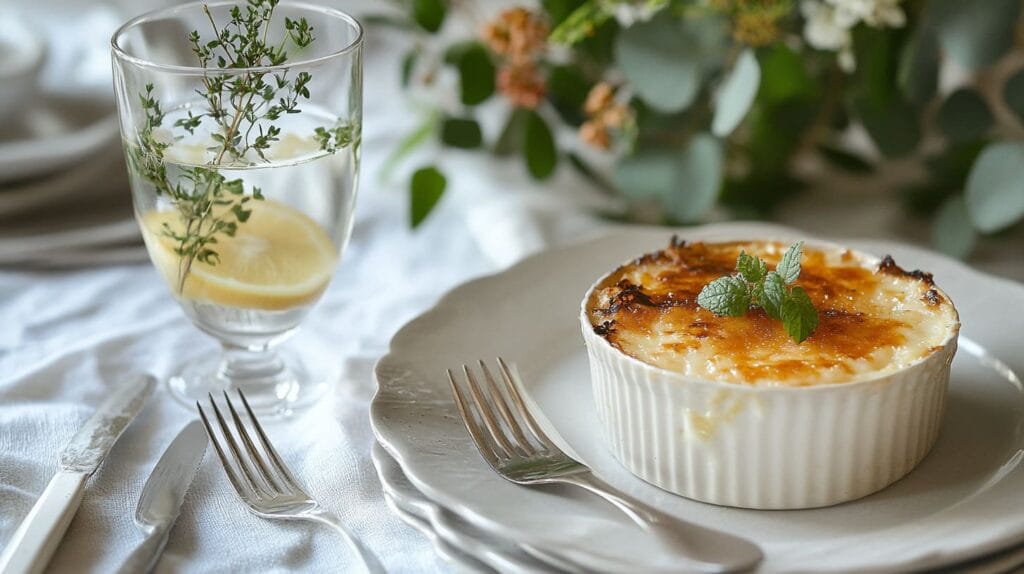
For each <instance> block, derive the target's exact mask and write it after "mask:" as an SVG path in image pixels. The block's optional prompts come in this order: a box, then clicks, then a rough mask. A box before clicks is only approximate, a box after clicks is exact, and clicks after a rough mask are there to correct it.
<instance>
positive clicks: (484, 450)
mask: <svg viewBox="0 0 1024 574" xmlns="http://www.w3.org/2000/svg"><path fill="white" fill-rule="evenodd" d="M447 372H448V383H449V384H451V387H452V394H453V395H455V406H456V407H457V408H458V409H459V414H460V415H461V416H462V421H463V422H465V423H466V430H468V431H469V436H471V437H472V438H473V442H475V443H476V446H477V450H479V451H480V454H481V455H483V457H484V460H486V461H487V464H490V465H491V466H492V467H493V468H495V469H497V468H498V455H497V454H496V452H495V451H496V449H497V446H498V445H497V444H495V443H494V440H493V438H490V440H489V437H490V434H488V433H485V432H484V431H483V430H482V429H481V428H480V425H479V424H478V423H477V422H476V418H474V417H473V413H472V412H471V409H472V407H470V406H469V402H468V401H467V400H466V396H465V395H463V394H462V390H460V389H459V384H458V383H456V382H455V375H453V374H452V370H451V369H447Z"/></svg>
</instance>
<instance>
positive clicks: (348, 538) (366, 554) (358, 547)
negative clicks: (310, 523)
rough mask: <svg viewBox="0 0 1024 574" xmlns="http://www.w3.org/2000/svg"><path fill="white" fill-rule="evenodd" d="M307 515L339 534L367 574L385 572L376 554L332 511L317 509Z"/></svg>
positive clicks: (384, 573) (381, 573) (382, 573)
mask: <svg viewBox="0 0 1024 574" xmlns="http://www.w3.org/2000/svg"><path fill="white" fill-rule="evenodd" d="M307 516H308V517H309V518H310V519H312V520H315V521H317V522H319V523H321V524H326V525H327V526H330V527H331V528H333V529H334V530H336V531H337V532H338V534H341V537H342V538H344V539H345V543H346V544H348V547H349V548H351V549H352V551H353V552H355V553H356V556H358V557H359V559H360V560H361V561H362V562H363V566H364V567H365V568H366V572H367V573H368V574H386V572H387V571H386V570H385V569H384V566H382V565H381V563H380V561H379V560H378V559H377V556H376V555H374V553H373V551H371V550H370V549H369V548H367V547H366V546H365V545H364V544H363V543H362V542H360V541H359V539H358V538H356V537H355V536H354V535H353V534H352V533H351V532H349V529H348V528H347V527H345V524H344V523H343V522H342V521H341V518H339V517H338V515H336V514H334V513H333V512H330V511H327V510H322V509H317V510H316V511H314V512H311V513H309V514H307Z"/></svg>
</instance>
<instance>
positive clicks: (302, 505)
mask: <svg viewBox="0 0 1024 574" xmlns="http://www.w3.org/2000/svg"><path fill="white" fill-rule="evenodd" d="M238 397H239V398H240V399H241V402H242V406H243V407H244V409H245V412H246V414H247V415H248V418H249V421H250V422H251V424H252V428H253V431H254V432H253V433H250V431H249V430H248V429H247V428H246V425H245V424H244V422H243V421H242V417H241V416H240V415H239V414H238V410H237V409H236V408H235V405H234V404H233V403H232V402H231V398H230V397H229V396H228V394H227V393H226V392H225V393H224V401H225V402H226V403H227V407H228V411H229V412H230V414H231V419H232V421H233V422H234V427H235V430H234V433H232V431H231V428H230V425H228V423H227V421H226V420H225V418H224V415H223V414H222V413H221V410H220V408H219V407H218V406H217V403H216V402H215V401H214V400H213V395H212V394H211V395H210V396H209V399H210V408H211V410H212V411H213V415H214V416H213V420H214V423H215V424H216V426H217V428H218V429H219V430H220V433H219V436H218V433H215V432H214V424H213V423H211V421H210V418H208V417H207V415H206V412H205V411H204V410H203V407H202V405H200V404H199V403H198V402H196V408H197V409H199V416H200V417H201V418H202V419H203V425H204V426H205V427H206V432H207V434H208V435H209V436H210V442H212V443H213V447H214V450H215V451H216V452H217V457H218V458H219V459H220V462H221V464H222V465H223V467H224V472H225V473H226V474H227V476H228V481H230V482H231V486H233V487H234V489H235V492H236V493H237V494H238V497H239V498H240V499H242V502H244V503H245V504H246V506H247V507H248V508H249V510H250V511H251V512H252V513H253V514H255V515H257V516H260V517H263V518H270V519H281V520H307V521H312V522H319V523H321V524H326V525H328V526H330V527H331V528H333V529H334V530H336V531H337V532H338V533H339V534H341V536H342V537H343V538H344V539H345V542H346V544H348V545H349V547H350V548H351V549H352V550H353V551H354V552H355V553H356V555H357V556H358V557H359V559H360V560H361V561H362V563H363V566H364V567H365V569H366V571H367V572H369V573H370V574H377V573H383V572H384V568H383V566H381V564H380V562H379V561H378V560H377V558H376V556H374V555H373V553H372V552H371V551H370V550H369V549H367V548H366V547H365V546H364V545H363V544H362V543H361V542H360V541H359V540H358V539H357V538H356V537H355V536H353V535H352V533H351V532H349V530H348V529H347V528H346V527H345V525H344V524H343V523H342V522H341V519H340V518H338V516H337V515H335V514H334V513H333V512H331V511H329V510H327V509H326V508H324V507H323V506H321V505H320V503H319V502H317V500H316V499H315V498H313V497H312V496H311V495H310V494H308V493H307V492H306V490H305V488H303V487H302V485H301V484H300V483H299V481H298V480H296V479H295V476H294V475H292V473H291V471H290V470H289V469H288V466H287V465H286V464H285V462H284V461H283V460H282V459H281V456H280V455H279V454H278V453H277V451H276V450H275V449H274V447H273V445H272V444H271V443H270V439H269V438H267V435H266V433H265V432H263V427H262V426H261V425H260V423H259V421H258V420H257V419H256V415H255V414H254V413H253V411H252V408H251V407H250V406H249V401H248V400H246V398H245V395H244V394H243V393H242V391H240V390H239V391H238ZM235 434H237V435H238V438H239V440H240V441H241V443H242V446H241V447H240V446H239V444H238V442H239V441H237V440H235V436H234V435H235ZM253 434H255V436H256V440H255V441H254V440H253V436H252V435H253ZM256 442H259V447H257V445H256Z"/></svg>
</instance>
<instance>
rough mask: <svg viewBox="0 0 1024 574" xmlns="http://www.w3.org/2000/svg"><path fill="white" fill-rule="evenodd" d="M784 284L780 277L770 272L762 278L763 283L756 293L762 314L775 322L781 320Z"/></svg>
mask: <svg viewBox="0 0 1024 574" xmlns="http://www.w3.org/2000/svg"><path fill="white" fill-rule="evenodd" d="M787 295H788V293H786V284H785V283H784V282H783V280H782V276H781V275H779V274H778V273H776V272H775V271H770V272H769V273H768V274H766V275H765V276H764V282H763V283H761V284H760V285H758V290H757V291H756V295H755V296H756V298H757V303H758V304H760V305H761V307H762V308H763V309H764V312H765V313H767V314H768V316H769V317H771V318H772V319H775V320H781V319H782V302H783V301H785V299H786V296H787Z"/></svg>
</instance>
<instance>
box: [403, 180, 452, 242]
mask: <svg viewBox="0 0 1024 574" xmlns="http://www.w3.org/2000/svg"><path fill="white" fill-rule="evenodd" d="M447 186H448V180H447V179H446V178H445V177H444V174H443V173H441V172H440V171H439V170H438V169H437V168H436V167H434V166H427V167H423V168H420V169H418V170H416V171H415V173H413V174H412V179H411V180H410V182H409V223H410V225H411V226H412V227H413V229H415V228H416V227H417V226H419V224H421V223H423V220H424V219H426V217H427V215H429V214H430V212H431V211H432V210H433V209H434V206H436V205H437V202H438V201H440V200H441V196H442V195H444V190H445V188H446V187H447Z"/></svg>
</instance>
